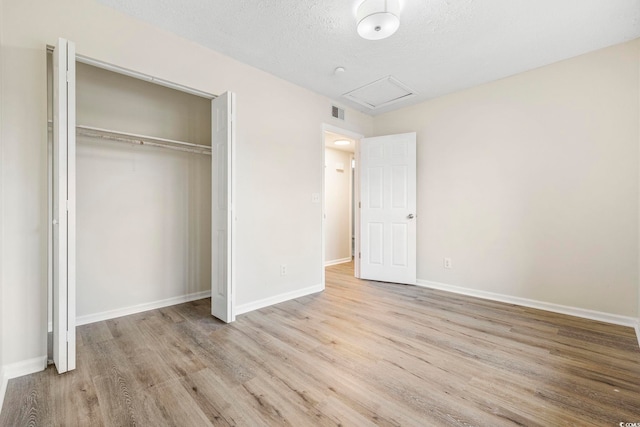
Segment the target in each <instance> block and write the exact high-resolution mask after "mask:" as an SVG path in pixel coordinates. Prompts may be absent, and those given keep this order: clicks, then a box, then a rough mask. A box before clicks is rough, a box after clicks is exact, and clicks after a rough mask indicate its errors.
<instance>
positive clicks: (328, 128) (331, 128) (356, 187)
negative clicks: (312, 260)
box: [320, 123, 364, 289]
mask: <svg viewBox="0 0 640 427" xmlns="http://www.w3.org/2000/svg"><path fill="white" fill-rule="evenodd" d="M325 132H332V133H337V134H340V135H344V136H346V137H348V138H351V139H353V140H354V142H355V145H354V153H353V157H354V159H355V161H356V165H355V170H354V172H353V177H354V183H353V193H354V194H353V199H354V207H355V209H356V211H355V212H354V214H353V218H354V220H355V223H353V224H351V228H352V230H353V234H354V236H355V250H354V252H355V254H354V257H353V259H354V269H353V273H354V277H356V278H360V259H359V257H358V255H359V254H360V209H359V207H358V206H359V204H360V169H359V163H360V139H362V138H364V135H362V134H360V133H357V132H353V131H350V130H348V129H343V128H341V127H338V126H335V125H330V124H328V123H322V132H321V138H320V143H321V144H320V147H321V163H320V165H321V171H322V187H321V188H322V193H321V197H320V203H321V209H320V211H321V213H320V215H321V217H320V218H321V226H320V233H321V234H322V250H321V254H320V256H321V259H320V265H321V267H322V268H321V271H322V276H321V277H322V289H324V288H325V271H324V269H325V267H324V262H325V259H324V258H325V249H326V246H325V245H326V241H325V240H326V239H325V231H326V203H325V192H326V188H325V172H326V171H325V169H326V168H325V162H326V160H325V148H326V147H325ZM349 171H351V165H349ZM349 191H351V190H349ZM349 222H351V216H350V217H349ZM350 237H351V236H350ZM349 252H351V244H350V245H349Z"/></svg>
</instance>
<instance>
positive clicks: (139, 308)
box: [76, 291, 211, 326]
mask: <svg viewBox="0 0 640 427" xmlns="http://www.w3.org/2000/svg"><path fill="white" fill-rule="evenodd" d="M210 296H211V291H203V292H195V293H193V294H187V295H180V296H178V297H173V298H167V299H163V300H159V301H152V302H147V303H144V304H138V305H132V306H130V307H124V308H118V309H115V310H109V311H103V312H100V313H94V314H86V315H84V316H78V317H76V325H77V326H80V325H86V324H89V323H94V322H101V321H103V320H109V319H115V318H116V317H122V316H128V315H130V314H136V313H142V312H143V311H149V310H155V309H156V308H163V307H168V306H170V305H176V304H182V303H185V302H189V301H195V300H199V299H203V298H209V297H210Z"/></svg>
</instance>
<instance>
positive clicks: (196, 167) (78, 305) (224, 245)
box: [48, 39, 235, 372]
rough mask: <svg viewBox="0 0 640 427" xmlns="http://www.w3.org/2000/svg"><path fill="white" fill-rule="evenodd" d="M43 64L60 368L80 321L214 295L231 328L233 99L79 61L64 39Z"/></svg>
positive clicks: (67, 360)
mask: <svg viewBox="0 0 640 427" xmlns="http://www.w3.org/2000/svg"><path fill="white" fill-rule="evenodd" d="M50 55H51V57H50V58H49V60H48V65H49V67H48V69H49V71H48V76H49V82H50V85H49V87H50V95H51V96H50V97H49V100H50V114H49V117H50V121H49V129H50V133H49V135H50V138H49V139H50V147H51V150H50V153H51V155H50V164H51V168H50V169H51V170H50V171H51V173H50V186H49V194H50V210H51V213H50V218H51V221H50V224H51V225H50V247H49V249H50V250H49V252H50V257H49V259H50V276H51V278H50V285H51V286H50V313H51V315H50V322H51V325H50V327H49V330H50V332H52V335H53V337H52V338H53V339H52V340H51V342H50V349H51V352H52V356H53V360H54V361H55V363H56V366H57V368H58V371H59V372H65V371H67V370H71V369H74V366H75V324H79V325H81V324H85V323H91V322H94V321H99V320H105V319H108V318H113V317H118V316H122V315H126V314H129V313H135V312H140V311H144V310H146V309H151V308H155V307H160V306H166V305H171V304H177V303H181V302H184V301H189V300H194V299H200V298H206V297H209V296H210V295H211V296H212V314H213V315H215V316H216V317H219V318H221V319H222V320H223V321H232V320H234V318H233V317H234V316H233V311H232V308H233V302H232V293H231V292H230V289H231V286H232V277H233V275H232V269H231V266H232V263H231V261H232V244H231V243H232V233H231V231H232V228H233V227H232V221H231V218H232V217H231V207H232V194H233V187H232V184H233V137H234V131H233V129H234V128H233V111H234V110H233V103H234V102H235V100H234V96H233V94H230V93H225V94H223V95H222V96H220V97H214V96H212V95H208V94H206V93H203V92H199V91H197V90H194V89H190V88H185V87H182V86H180V85H176V84H172V83H170V82H166V81H163V80H160V79H156V78H153V77H151V76H146V75H144V74H140V73H136V72H133V71H130V70H126V69H123V68H119V67H117V66H114V65H111V64H105V63H102V62H100V61H97V60H95V59H91V58H87V57H83V56H80V55H76V54H75V46H74V45H73V43H71V42H67V41H66V40H62V39H61V40H60V41H59V44H58V46H56V47H55V48H54V49H51V52H50ZM213 98H215V99H213ZM212 99H213V101H212ZM212 118H213V120H212ZM212 147H213V150H212ZM212 172H213V173H212ZM65 309H66V312H64V310H65Z"/></svg>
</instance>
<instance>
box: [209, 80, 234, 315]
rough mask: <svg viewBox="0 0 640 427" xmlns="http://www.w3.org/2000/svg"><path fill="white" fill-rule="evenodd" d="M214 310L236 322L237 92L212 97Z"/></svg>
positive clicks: (213, 313) (212, 303) (212, 291)
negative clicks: (234, 287) (234, 214)
mask: <svg viewBox="0 0 640 427" xmlns="http://www.w3.org/2000/svg"><path fill="white" fill-rule="evenodd" d="M211 114H212V117H211V127H212V129H211V179H212V183H211V192H212V194H211V220H212V224H211V246H212V247H211V257H212V260H211V282H212V283H211V314H212V315H213V316H215V317H217V318H218V319H220V320H222V321H223V322H227V323H228V322H233V321H234V320H235V313H234V292H233V277H234V274H233V273H234V271H233V235H234V220H233V202H234V197H233V193H234V185H233V184H234V179H233V177H234V151H235V149H234V146H235V142H234V141H235V123H234V116H235V94H234V93H231V92H225V93H223V94H222V95H220V96H219V97H217V98H216V99H214V100H212V101H211Z"/></svg>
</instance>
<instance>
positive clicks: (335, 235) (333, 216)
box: [324, 148, 351, 263]
mask: <svg viewBox="0 0 640 427" xmlns="http://www.w3.org/2000/svg"><path fill="white" fill-rule="evenodd" d="M324 152H325V154H324V163H325V166H326V167H325V170H324V194H325V200H324V203H325V213H326V216H327V217H326V219H325V229H324V233H325V237H324V238H325V253H324V260H325V262H326V263H336V262H339V261H343V262H344V261H345V260H351V232H350V227H349V223H350V215H351V209H350V206H351V197H350V196H351V153H349V152H347V151H341V150H335V149H333V148H327V149H325V151H324ZM338 164H341V165H342V167H343V170H337V169H336V165H338Z"/></svg>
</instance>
